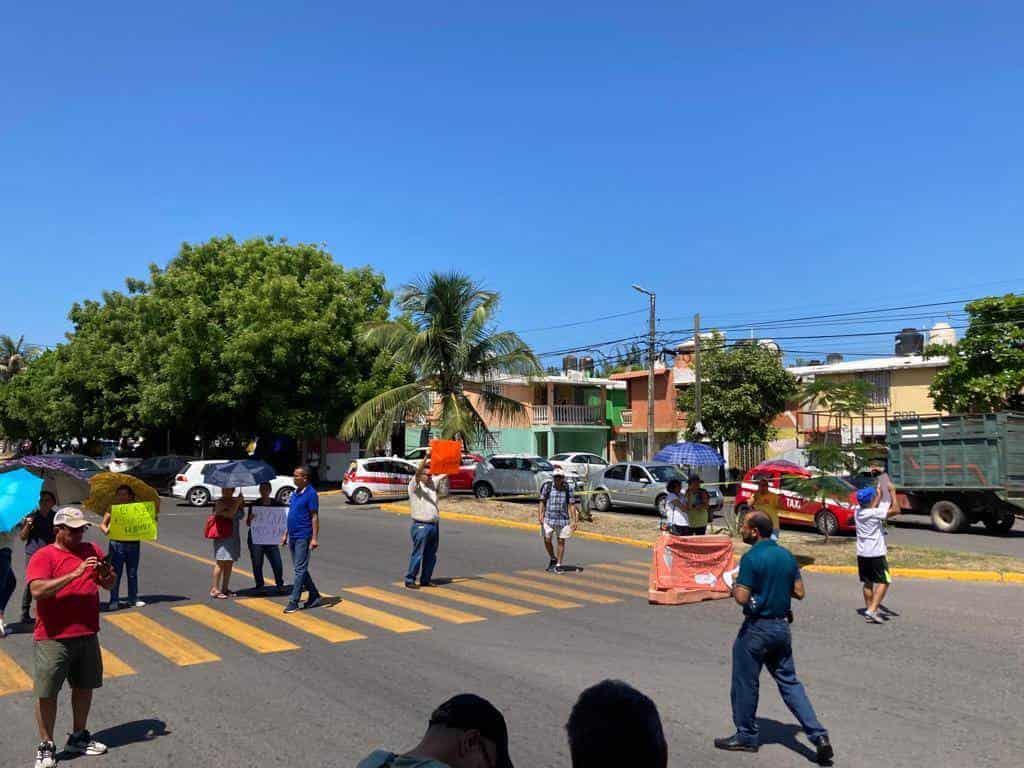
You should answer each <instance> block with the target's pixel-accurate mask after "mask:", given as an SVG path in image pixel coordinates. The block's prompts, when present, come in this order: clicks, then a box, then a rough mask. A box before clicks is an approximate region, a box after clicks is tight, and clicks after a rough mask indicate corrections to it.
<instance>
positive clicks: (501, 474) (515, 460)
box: [473, 453, 554, 499]
mask: <svg viewBox="0 0 1024 768" xmlns="http://www.w3.org/2000/svg"><path fill="white" fill-rule="evenodd" d="M553 470H554V467H552V466H551V463H550V462H549V461H548V460H547V459H542V458H541V457H540V456H531V455H529V454H526V453H518V454H513V453H504V454H497V455H494V456H490V457H488V458H486V459H484V460H483V461H481V462H480V463H479V464H477V465H476V473H475V475H474V477H473V493H474V494H476V497H477V498H478V499H489V498H491V497H492V496H529V497H532V498H537V497H538V496H540V489H541V486H542V485H544V483H546V482H548V481H550V480H551V472H552V471H553Z"/></svg>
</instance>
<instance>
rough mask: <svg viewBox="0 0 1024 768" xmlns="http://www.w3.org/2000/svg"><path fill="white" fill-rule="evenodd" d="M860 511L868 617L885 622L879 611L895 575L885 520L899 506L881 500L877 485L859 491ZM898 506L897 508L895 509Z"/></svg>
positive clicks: (860, 554)
mask: <svg viewBox="0 0 1024 768" xmlns="http://www.w3.org/2000/svg"><path fill="white" fill-rule="evenodd" d="M857 504H858V507H857V511H856V512H855V513H854V522H855V524H856V526H857V573H858V574H859V576H860V581H861V584H862V585H863V587H864V620H865V621H866V622H868V623H869V624H881V623H883V621H884V620H883V619H882V618H881V617H880V616H879V615H878V609H879V607H880V606H881V605H882V598H884V597H885V593H886V592H887V591H888V590H889V585H890V584H891V583H892V576H890V575H889V562H888V560H886V554H888V550H887V548H886V546H885V521H886V520H887V519H888V518H890V517H893V516H894V515H896V514H899V507H898V506H896V505H895V504H891V503H890V502H887V501H881V497H880V494H879V493H878V492H877V491H876V490H875V489H874V488H862V489H861V490H859V491H857ZM894 507H895V511H892V510H893V508H894Z"/></svg>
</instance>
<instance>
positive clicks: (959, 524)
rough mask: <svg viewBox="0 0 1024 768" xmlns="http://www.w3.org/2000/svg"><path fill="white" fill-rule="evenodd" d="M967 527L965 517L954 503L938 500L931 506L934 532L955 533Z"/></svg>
mask: <svg viewBox="0 0 1024 768" xmlns="http://www.w3.org/2000/svg"><path fill="white" fill-rule="evenodd" d="M968 525H969V523H968V522H967V515H965V514H964V511H963V510H962V509H960V506H959V505H958V504H957V503H956V502H953V501H950V500H949V499H939V500H938V501H936V502H935V503H934V504H932V527H933V528H934V529H935V530H936V531H941V532H942V533H956V532H957V531H959V530H961V529H962V528H966V527H967V526H968Z"/></svg>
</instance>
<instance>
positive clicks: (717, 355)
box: [678, 333, 798, 445]
mask: <svg viewBox="0 0 1024 768" xmlns="http://www.w3.org/2000/svg"><path fill="white" fill-rule="evenodd" d="M797 392H798V386H797V382H796V379H795V378H794V377H793V375H792V374H791V373H789V371H787V370H786V369H785V368H783V366H782V359H781V357H780V356H779V354H778V353H777V352H775V351H774V350H772V349H769V348H766V347H762V346H761V345H759V344H739V345H734V346H726V344H725V340H724V338H723V337H722V336H721V335H720V334H717V333H716V334H714V336H713V338H712V340H711V341H710V343H708V344H707V346H706V348H704V349H703V350H702V352H701V424H702V425H703V426H704V429H705V430H706V431H707V434H708V435H709V436H710V438H711V440H712V441H713V442H715V443H717V444H719V445H721V444H722V443H723V442H725V441H729V442H736V443H740V444H756V443H765V442H767V441H768V440H770V439H771V438H772V437H773V429H772V426H771V423H772V419H774V418H775V417H776V416H778V415H779V414H780V413H782V412H783V411H784V410H785V409H786V404H787V403H788V402H789V401H791V400H792V399H793V398H794V397H796V394H797ZM694 396H695V392H694V388H693V387H686V388H685V389H683V390H682V391H681V392H680V393H679V398H678V401H679V408H680V409H681V410H682V411H684V412H685V413H693V411H694V407H695V402H694ZM691 421H692V420H691ZM695 426H696V425H695V424H693V423H690V424H689V425H688V427H687V437H688V439H696V438H699V436H698V435H696V434H695V433H694V431H693V430H694V427H695Z"/></svg>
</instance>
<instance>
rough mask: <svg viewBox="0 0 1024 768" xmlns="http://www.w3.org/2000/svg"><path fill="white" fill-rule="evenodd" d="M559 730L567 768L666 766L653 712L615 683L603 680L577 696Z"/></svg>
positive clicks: (653, 708) (654, 709) (647, 701)
mask: <svg viewBox="0 0 1024 768" xmlns="http://www.w3.org/2000/svg"><path fill="white" fill-rule="evenodd" d="M565 729H566V731H567V732H568V734H569V754H570V755H572V766H573V768H606V767H607V768H622V766H627V765H628V766H633V768H665V766H667V765H668V744H667V743H666V742H665V734H664V732H663V731H662V728H661V717H660V716H659V715H658V708H657V707H656V706H655V705H654V702H653V701H651V700H650V699H649V698H648V697H647V696H645V695H644V694H642V693H640V691H638V690H637V689H636V688H633V687H632V686H631V685H628V684H626V683H624V682H622V681H621V680H604V681H602V682H600V683H598V684H597V685H594V686H591V687H590V688H587V690H585V691H584V692H583V693H581V694H580V697H579V699H577V700H576V704H575V706H573V708H572V714H570V715H569V722H568V723H566V725H565Z"/></svg>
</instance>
